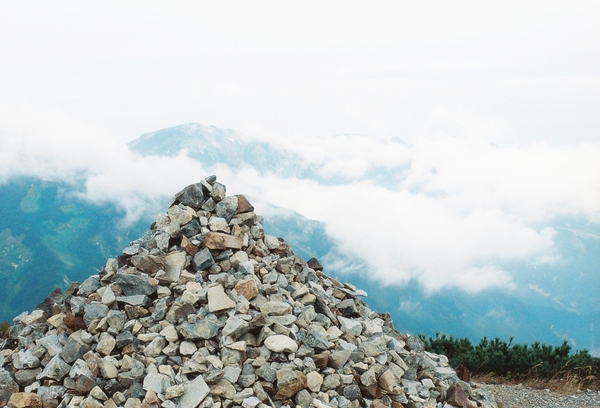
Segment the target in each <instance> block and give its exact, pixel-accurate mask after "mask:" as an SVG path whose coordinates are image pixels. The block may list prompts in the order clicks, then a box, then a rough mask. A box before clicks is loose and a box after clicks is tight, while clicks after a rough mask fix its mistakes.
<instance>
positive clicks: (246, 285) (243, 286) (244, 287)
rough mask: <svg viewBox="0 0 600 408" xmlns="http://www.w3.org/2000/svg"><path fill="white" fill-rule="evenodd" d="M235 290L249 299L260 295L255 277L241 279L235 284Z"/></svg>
mask: <svg viewBox="0 0 600 408" xmlns="http://www.w3.org/2000/svg"><path fill="white" fill-rule="evenodd" d="M235 291H236V292H237V294H238V295H241V296H243V297H245V298H246V299H248V300H252V299H254V298H255V297H256V295H258V288H257V287H256V282H254V280H253V279H246V280H242V281H239V282H238V283H237V284H236V285H235Z"/></svg>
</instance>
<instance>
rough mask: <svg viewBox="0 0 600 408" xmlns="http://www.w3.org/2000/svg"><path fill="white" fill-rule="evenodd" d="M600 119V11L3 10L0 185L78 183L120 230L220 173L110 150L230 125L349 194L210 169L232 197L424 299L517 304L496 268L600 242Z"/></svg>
mask: <svg viewBox="0 0 600 408" xmlns="http://www.w3.org/2000/svg"><path fill="white" fill-rule="evenodd" d="M415 3H418V4H415ZM599 113H600V2H598V1H569V2H566V1H548V0H545V1H518V2H516V1H515V2H511V1H502V2H481V1H457V2H447V1H435V2H427V1H425V2H369V3H367V2H362V3H360V4H355V3H354V2H307V1H303V2H297V3H294V4H291V3H290V2H279V1H278V2H263V1H259V2H224V1H221V2H211V3H208V2H198V1H193V2H191V1H190V2H187V1H171V2H160V3H159V2H151V1H143V2H142V1H129V2H116V1H103V2H95V3H89V2H80V1H71V2H66V1H53V2H43V1H38V2H22V1H3V2H2V3H0V181H6V180H8V179H10V177H11V176H15V175H19V174H30V175H38V176H41V177H45V178H52V179H67V180H72V179H73V177H74V175H75V174H76V173H81V172H84V173H85V174H87V175H88V176H89V179H88V180H89V181H88V186H87V188H88V193H89V197H90V198H93V199H96V200H105V201H113V202H116V203H117V204H118V205H121V206H122V207H123V208H125V209H127V210H128V211H129V212H130V214H131V216H135V215H136V214H139V211H138V210H139V209H140V208H142V207H143V204H144V202H148V201H149V200H151V199H154V198H156V197H158V196H159V195H161V194H171V193H173V192H174V191H176V190H178V189H179V188H180V187H181V186H183V185H184V184H186V183H188V182H195V181H197V180H198V179H199V178H201V177H204V175H205V174H204V172H205V171H209V170H210V171H212V170H214V169H203V168H201V167H200V166H198V165H197V164H196V163H193V162H192V161H191V160H190V159H188V158H186V157H185V156H181V157H179V158H176V159H158V158H151V159H143V158H139V157H136V156H134V155H132V154H131V153H130V152H129V151H127V149H126V147H125V145H124V143H125V142H127V141H130V140H132V139H135V138H137V137H139V136H140V135H141V134H143V133H145V132H151V131H155V130H158V129H161V128H166V127H170V126H175V125H178V124H182V123H188V122H198V123H202V124H206V125H215V126H217V127H222V128H231V129H234V130H236V131H237V132H239V133H240V134H241V135H242V136H244V137H248V138H259V139H264V140H268V141H270V142H272V143H274V144H275V145H277V146H279V147H283V148H287V149H291V150H294V151H296V152H297V153H299V154H300V155H302V157H304V158H305V159H306V161H307V162H310V163H312V164H314V166H315V167H316V168H318V169H319V171H321V172H322V173H323V174H328V175H331V174H340V175H344V176H345V177H347V178H348V179H349V180H354V181H353V182H349V183H347V184H346V185H342V186H336V187H328V186H323V185H319V184H318V183H316V182H312V181H299V180H284V179H280V178H277V177H270V178H268V179H265V178H262V177H259V176H258V175H256V174H253V173H252V172H245V173H244V174H242V175H239V174H234V173H232V172H230V171H229V170H228V169H219V170H220V173H219V178H220V180H221V181H222V182H223V183H225V184H227V185H228V187H230V189H232V191H233V190H237V191H236V192H245V193H248V194H251V195H255V196H260V197H262V198H265V199H267V200H269V201H272V202H274V203H275V204H278V205H281V206H284V207H287V208H292V209H294V210H296V211H298V212H300V213H302V214H304V215H305V216H307V217H309V218H315V219H319V220H322V221H325V222H326V223H327V225H328V229H329V231H330V233H331V234H333V235H334V236H335V237H337V238H338V239H340V241H341V242H342V244H343V245H345V247H346V248H347V249H348V250H350V251H355V252H357V253H359V254H361V255H362V256H364V257H365V258H368V257H369V254H372V253H373V251H376V252H379V253H382V252H386V254H387V255H386V256H382V257H378V259H376V260H371V262H372V263H373V266H374V267H375V269H376V270H377V271H378V273H379V276H380V277H381V278H382V279H383V280H385V281H388V282H405V281H407V280H408V279H410V278H417V279H419V280H420V282H422V283H423V284H424V285H425V287H427V288H428V289H431V290H437V289H439V288H440V287H442V286H444V285H451V284H459V285H464V286H465V287H467V288H468V289H469V290H473V291H477V290H480V289H483V288H486V287H490V286H501V287H506V288H509V289H510V288H511V285H513V281H514V276H513V275H511V274H512V273H514V272H511V271H507V270H504V269H502V267H501V264H502V263H505V262H511V261H516V260H518V261H523V260H525V261H527V262H531V263H535V262H539V263H544V262H546V263H547V262H553V261H555V260H556V259H559V258H560V257H561V256H562V255H563V254H560V253H557V252H556V248H555V243H554V237H555V235H556V230H555V229H554V227H553V222H554V221H555V220H556V219H558V218H559V217H562V216H579V217H583V218H584V219H587V220H589V221H590V222H592V223H593V225H595V226H596V227H595V228H596V231H598V228H597V226H598V223H600V166H599V165H598V163H600V114H599ZM349 135H353V136H349ZM400 140H401V141H402V142H400ZM377 166H379V167H387V168H395V167H403V168H405V169H408V170H407V171H406V172H405V173H404V174H403V178H402V181H401V182H400V183H398V184H397V185H396V186H394V187H392V188H390V187H389V186H388V187H383V186H381V185H376V184H374V183H372V182H369V181H368V180H365V177H364V176H365V175H366V174H367V172H368V170H369V169H370V168H372V167H377ZM183 169H185V171H182V170H183ZM132 192H133V193H132ZM357 192H360V196H361V197H363V198H364V199H363V200H356V199H355V200H354V201H352V198H353V197H354V198H355V197H357V194H358V193H357ZM341 199H343V200H344V202H345V203H346V207H345V210H346V211H340V209H339V207H338V206H337V203H338V202H339V200H341ZM359 214H368V216H369V217H370V218H369V222H365V223H364V224H363V225H361V226H360V228H359V229H357V228H356V226H352V225H351V224H350V223H349V222H348V219H349V217H352V216H357V215H359ZM598 232H599V233H600V231H598ZM377 236H382V238H385V240H384V239H382V240H381V241H374V240H373V238H374V237H377ZM365 237H370V239H365ZM595 239H598V237H596V238H595ZM382 242H385V245H384V244H382ZM378 245H379V246H381V245H384V248H383V250H382V248H381V247H378ZM398 248H401V249H400V250H398Z"/></svg>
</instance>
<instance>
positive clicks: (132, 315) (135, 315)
mask: <svg viewBox="0 0 600 408" xmlns="http://www.w3.org/2000/svg"><path fill="white" fill-rule="evenodd" d="M125 313H127V318H128V319H129V320H134V319H139V318H140V317H146V316H148V315H149V314H150V312H149V311H148V309H145V308H143V307H141V306H131V305H125Z"/></svg>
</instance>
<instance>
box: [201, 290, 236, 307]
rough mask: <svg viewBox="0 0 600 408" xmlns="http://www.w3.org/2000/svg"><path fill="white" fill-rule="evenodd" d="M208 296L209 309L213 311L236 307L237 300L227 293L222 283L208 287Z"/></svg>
mask: <svg viewBox="0 0 600 408" xmlns="http://www.w3.org/2000/svg"><path fill="white" fill-rule="evenodd" d="M207 296H208V311H209V312H211V313H213V312H218V311H221V310H227V309H232V308H234V307H235V302H234V301H233V300H231V298H230V297H229V296H228V295H227V294H226V293H225V290H224V289H223V286H222V285H215V286H212V287H210V288H208V292H207Z"/></svg>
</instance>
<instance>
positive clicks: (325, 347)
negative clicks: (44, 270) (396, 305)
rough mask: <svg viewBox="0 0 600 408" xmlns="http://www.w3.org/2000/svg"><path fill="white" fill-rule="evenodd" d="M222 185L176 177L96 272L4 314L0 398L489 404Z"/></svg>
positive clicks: (47, 403)
mask: <svg viewBox="0 0 600 408" xmlns="http://www.w3.org/2000/svg"><path fill="white" fill-rule="evenodd" d="M225 191H226V189H225V186H224V185H222V184H220V183H218V182H217V181H216V177H215V176H211V177H208V178H206V179H204V180H202V181H201V182H199V183H196V184H193V185H191V186H188V187H186V188H185V189H183V190H182V191H181V192H179V193H178V194H177V195H176V196H175V201H174V203H173V204H172V205H171V206H170V207H169V209H168V210H167V212H166V214H163V215H160V216H159V217H158V219H157V220H156V222H155V223H153V224H152V226H151V230H150V231H149V232H148V233H146V234H145V235H144V236H143V237H142V238H140V239H138V240H137V241H134V242H132V243H131V244H130V246H129V247H127V248H126V249H125V250H124V251H123V253H122V254H121V255H120V256H118V257H117V258H116V259H109V260H108V261H107V263H106V265H105V266H104V267H103V268H102V270H101V271H99V273H98V274H97V275H94V276H91V277H89V278H88V279H86V280H85V281H84V282H83V283H81V284H79V283H74V284H72V285H71V287H70V288H69V289H68V290H67V291H66V292H65V293H64V294H63V293H61V292H60V291H54V292H53V293H52V294H51V295H50V296H49V297H48V298H47V299H46V300H45V301H44V302H43V303H42V304H40V305H39V306H38V308H37V309H36V310H34V311H32V312H31V313H27V312H25V313H23V314H21V315H19V316H17V317H16V318H15V319H14V321H13V322H14V324H13V326H12V327H11V328H10V331H9V338H8V339H6V340H5V341H4V342H3V343H2V345H1V347H0V407H3V406H8V407H43V408H57V407H60V408H67V407H68V408H71V407H81V408H95V407H104V408H115V407H125V408H129V407H136V408H137V407H144V408H152V407H164V408H178V407H181V408H196V407H203V408H208V407H215V408H221V407H222V408H229V407H248V408H264V407H288V408H291V407H302V408H308V407H331V408H358V407H407V408H408V407H410V408H449V407H453V406H462V407H484V408H495V407H496V403H495V402H494V399H493V397H492V396H491V395H489V393H488V394H486V393H485V392H484V391H483V390H481V389H479V390H477V392H473V390H472V389H471V386H470V385H469V383H467V382H464V381H461V380H460V379H459V378H458V377H457V375H456V372H455V371H454V370H452V369H451V368H450V367H448V360H447V358H446V357H445V356H441V355H435V354H432V353H428V352H426V351H424V349H423V344H422V342H421V341H420V340H419V339H418V338H417V337H415V336H411V335H403V334H400V333H398V332H397V331H395V330H394V327H393V325H392V322H391V319H390V317H389V314H380V313H376V312H373V311H371V310H370V309H369V308H368V307H367V305H366V304H365V303H364V302H363V301H362V300H361V299H359V296H366V293H364V292H363V291H361V290H359V289H357V288H355V287H354V286H352V285H349V284H342V283H340V282H338V281H336V280H335V279H333V278H331V277H328V276H327V275H325V274H324V273H323V272H322V270H323V267H322V266H321V264H320V263H319V262H318V261H317V260H316V259H314V258H313V259H311V260H309V262H308V263H307V262H305V261H303V260H302V259H301V258H299V257H298V256H295V255H294V253H293V252H292V250H291V249H290V247H289V245H288V244H287V243H286V242H285V240H283V239H281V238H276V237H273V236H269V235H265V233H264V230H263V227H262V221H263V219H262V217H260V216H258V215H256V214H255V213H254V207H252V205H251V204H250V203H249V202H248V200H247V199H246V198H245V197H244V196H241V195H240V196H226V194H225Z"/></svg>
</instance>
